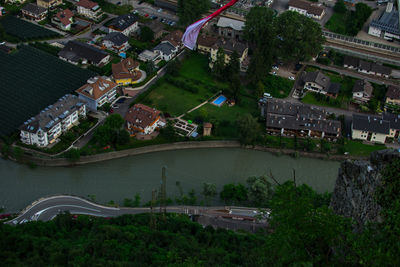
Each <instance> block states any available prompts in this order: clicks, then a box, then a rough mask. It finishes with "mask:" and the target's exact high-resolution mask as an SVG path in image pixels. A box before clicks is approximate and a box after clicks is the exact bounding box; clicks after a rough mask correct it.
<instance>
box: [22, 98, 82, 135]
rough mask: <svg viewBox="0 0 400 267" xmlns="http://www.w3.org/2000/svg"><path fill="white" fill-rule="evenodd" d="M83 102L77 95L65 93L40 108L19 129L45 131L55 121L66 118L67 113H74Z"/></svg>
mask: <svg viewBox="0 0 400 267" xmlns="http://www.w3.org/2000/svg"><path fill="white" fill-rule="evenodd" d="M84 104H86V102H85V101H83V100H81V99H79V98H78V97H77V96H75V95H70V94H67V95H65V96H63V97H61V98H60V99H59V100H58V101H57V102H56V103H54V104H52V105H50V106H48V107H47V108H45V109H44V110H42V111H41V112H40V113H39V114H38V115H36V116H35V117H33V118H31V119H29V120H27V121H26V122H25V123H24V124H23V125H21V126H20V127H19V129H20V130H23V131H27V132H31V133H36V132H37V131H38V130H39V129H42V130H43V131H46V132H47V131H48V130H50V129H51V128H52V127H53V126H54V125H55V124H56V123H58V122H59V121H60V120H63V119H64V118H66V116H68V115H69V114H71V113H74V112H75V111H76V110H78V109H79V108H80V107H82V105H84Z"/></svg>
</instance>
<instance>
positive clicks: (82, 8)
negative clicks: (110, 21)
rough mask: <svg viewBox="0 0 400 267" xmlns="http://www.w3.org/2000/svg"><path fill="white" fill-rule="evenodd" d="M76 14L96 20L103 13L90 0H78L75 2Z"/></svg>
mask: <svg viewBox="0 0 400 267" xmlns="http://www.w3.org/2000/svg"><path fill="white" fill-rule="evenodd" d="M76 6H77V9H76V10H77V11H78V14H81V15H83V16H85V17H88V18H90V19H94V20H98V19H100V18H101V16H102V15H103V13H102V11H101V8H100V6H99V5H98V4H97V3H95V2H92V1H90V0H80V1H79V2H78V3H77V4H76Z"/></svg>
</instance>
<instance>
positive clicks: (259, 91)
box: [256, 81, 264, 98]
mask: <svg viewBox="0 0 400 267" xmlns="http://www.w3.org/2000/svg"><path fill="white" fill-rule="evenodd" d="M263 95H264V84H263V83H262V82H261V81H258V82H257V86H256V97H257V98H261V97H262V96H263Z"/></svg>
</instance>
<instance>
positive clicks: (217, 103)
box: [212, 95, 226, 106]
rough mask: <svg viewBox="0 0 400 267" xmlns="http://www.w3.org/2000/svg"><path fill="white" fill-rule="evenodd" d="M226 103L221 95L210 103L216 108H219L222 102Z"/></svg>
mask: <svg viewBox="0 0 400 267" xmlns="http://www.w3.org/2000/svg"><path fill="white" fill-rule="evenodd" d="M225 101H226V97H225V96H223V95H220V96H219V97H218V98H216V99H215V100H214V101H213V102H212V103H213V104H214V105H217V106H221V105H222V104H223V103H224V102H225Z"/></svg>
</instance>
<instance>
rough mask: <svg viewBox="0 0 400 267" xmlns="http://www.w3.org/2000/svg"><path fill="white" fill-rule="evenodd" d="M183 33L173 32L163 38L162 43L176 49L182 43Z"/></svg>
mask: <svg viewBox="0 0 400 267" xmlns="http://www.w3.org/2000/svg"><path fill="white" fill-rule="evenodd" d="M182 36H183V32H182V31H180V30H176V31H173V32H171V33H169V34H168V35H167V36H165V37H164V39H163V41H168V42H170V43H171V44H172V45H173V46H175V47H177V46H178V45H179V44H180V43H181V42H182Z"/></svg>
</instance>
